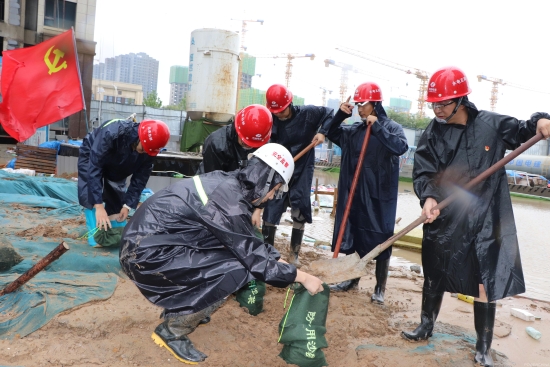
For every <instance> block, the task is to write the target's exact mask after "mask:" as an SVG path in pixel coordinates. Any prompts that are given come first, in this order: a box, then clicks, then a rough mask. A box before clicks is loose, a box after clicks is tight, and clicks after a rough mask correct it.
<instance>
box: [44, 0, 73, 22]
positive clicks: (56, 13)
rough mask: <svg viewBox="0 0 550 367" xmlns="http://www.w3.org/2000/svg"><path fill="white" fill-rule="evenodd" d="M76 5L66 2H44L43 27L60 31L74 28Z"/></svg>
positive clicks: (59, 0) (49, 0) (62, 0)
mask: <svg viewBox="0 0 550 367" xmlns="http://www.w3.org/2000/svg"><path fill="white" fill-rule="evenodd" d="M75 21H76V3H75V2H72V1H67V0H46V6H45V9H44V25H45V26H48V27H55V28H61V29H70V28H71V27H74V25H75Z"/></svg>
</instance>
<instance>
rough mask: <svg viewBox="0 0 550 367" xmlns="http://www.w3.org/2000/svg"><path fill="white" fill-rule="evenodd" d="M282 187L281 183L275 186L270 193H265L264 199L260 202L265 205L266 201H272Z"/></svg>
mask: <svg viewBox="0 0 550 367" xmlns="http://www.w3.org/2000/svg"><path fill="white" fill-rule="evenodd" d="M281 186H283V184H282V183H280V184H277V185H276V186H275V187H274V188H273V189H272V190H271V191H270V192H268V193H267V195H266V196H265V198H264V199H263V200H262V203H265V202H266V201H268V200H272V199H273V198H274V197H275V193H276V192H277V191H278V190H279V189H280V188H281Z"/></svg>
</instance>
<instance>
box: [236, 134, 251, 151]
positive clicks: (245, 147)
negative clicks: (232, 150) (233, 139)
mask: <svg viewBox="0 0 550 367" xmlns="http://www.w3.org/2000/svg"><path fill="white" fill-rule="evenodd" d="M237 138H238V139H239V145H240V146H241V147H243V148H244V149H246V150H250V149H253V148H252V147H251V146H248V145H246V143H245V142H244V141H243V139H241V137H240V136H238V137H237Z"/></svg>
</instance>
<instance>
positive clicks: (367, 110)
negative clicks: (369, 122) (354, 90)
mask: <svg viewBox="0 0 550 367" xmlns="http://www.w3.org/2000/svg"><path fill="white" fill-rule="evenodd" d="M355 105H356V106H357V110H358V112H359V117H361V120H363V119H366V118H367V116H370V115H371V114H372V111H374V103H372V102H367V103H366V104H363V105H362V103H359V102H356V103H355Z"/></svg>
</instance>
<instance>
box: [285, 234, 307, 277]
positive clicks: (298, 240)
mask: <svg viewBox="0 0 550 367" xmlns="http://www.w3.org/2000/svg"><path fill="white" fill-rule="evenodd" d="M303 238H304V231H302V230H301V229H296V228H292V236H291V237H290V254H289V261H288V262H289V263H290V264H292V265H294V266H296V267H297V268H299V267H301V266H302V264H300V259H298V255H299V254H300V248H301V247H302V239H303Z"/></svg>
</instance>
